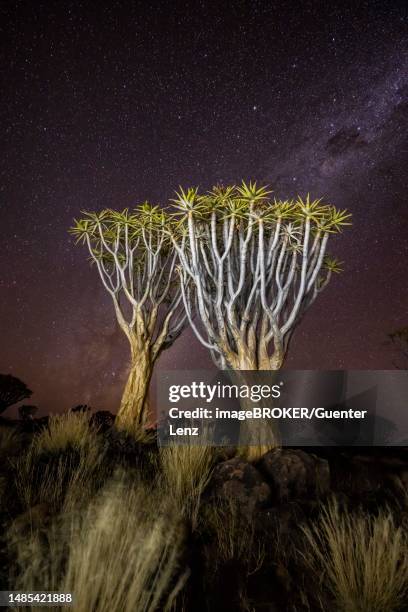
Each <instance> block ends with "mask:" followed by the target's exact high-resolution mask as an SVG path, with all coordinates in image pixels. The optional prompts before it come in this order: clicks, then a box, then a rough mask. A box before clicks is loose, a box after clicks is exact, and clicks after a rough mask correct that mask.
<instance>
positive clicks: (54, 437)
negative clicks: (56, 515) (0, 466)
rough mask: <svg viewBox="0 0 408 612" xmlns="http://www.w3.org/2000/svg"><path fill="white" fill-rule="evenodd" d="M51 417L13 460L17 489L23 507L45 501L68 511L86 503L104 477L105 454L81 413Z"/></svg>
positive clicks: (50, 505) (51, 506) (48, 504)
mask: <svg viewBox="0 0 408 612" xmlns="http://www.w3.org/2000/svg"><path fill="white" fill-rule="evenodd" d="M61 417H62V418H59V417H52V421H51V423H50V427H49V429H48V430H44V431H42V432H40V433H39V434H37V435H36V436H34V439H33V441H32V444H31V445H30V446H29V448H28V449H27V450H26V451H25V452H24V453H23V454H22V455H21V456H20V457H19V458H18V459H17V460H16V461H15V462H14V468H15V484H16V488H17V492H18V495H19V498H20V501H21V503H22V506H23V507H24V508H26V509H30V508H32V507H33V506H35V505H37V504H46V505H47V506H49V508H50V510H52V511H56V510H59V509H60V508H61V507H62V505H64V507H65V509H66V510H68V509H69V508H70V507H71V506H75V505H76V504H77V503H78V502H80V501H82V502H86V501H87V500H88V499H89V498H90V497H91V496H92V494H93V493H94V492H95V490H96V489H97V487H98V483H99V482H100V480H101V478H102V477H103V472H104V469H105V468H104V454H103V452H102V448H101V444H100V441H99V439H98V436H97V434H96V431H95V430H94V429H93V428H92V427H89V423H88V420H87V418H85V417H84V416H83V415H77V414H75V413H73V416H72V413H69V416H67V415H61Z"/></svg>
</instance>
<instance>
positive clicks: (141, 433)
mask: <svg viewBox="0 0 408 612" xmlns="http://www.w3.org/2000/svg"><path fill="white" fill-rule="evenodd" d="M120 430H122V431H124V432H126V433H127V434H128V435H129V436H131V437H132V438H133V439H134V440H135V441H136V442H139V443H140V444H152V443H153V442H156V434H155V432H154V431H152V430H149V429H146V428H145V427H143V426H142V425H141V424H140V423H138V422H137V421H133V422H131V423H129V422H126V423H121V425H120Z"/></svg>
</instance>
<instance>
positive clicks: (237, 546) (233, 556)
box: [203, 498, 265, 575]
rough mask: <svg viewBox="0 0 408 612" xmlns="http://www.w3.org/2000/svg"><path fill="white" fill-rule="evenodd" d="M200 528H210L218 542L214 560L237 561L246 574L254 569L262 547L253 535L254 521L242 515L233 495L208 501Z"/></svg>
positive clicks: (262, 551)
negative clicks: (228, 497) (232, 497)
mask: <svg viewBox="0 0 408 612" xmlns="http://www.w3.org/2000/svg"><path fill="white" fill-rule="evenodd" d="M203 518H204V521H203V522H204V524H203V528H204V529H205V530H206V529H210V531H211V532H212V533H213V534H214V536H215V541H216V545H217V548H216V549H217V556H216V560H215V562H216V564H217V565H218V564H220V563H228V562H229V561H233V560H235V561H240V562H241V563H242V565H243V566H245V567H246V570H247V574H248V575H250V574H253V573H255V572H256V571H257V570H258V569H260V567H261V566H262V563H263V561H264V558H265V547H264V546H263V544H262V542H261V541H260V540H259V538H258V537H257V536H256V533H255V527H254V522H253V521H252V520H251V519H249V518H247V517H245V516H244V515H243V514H242V513H241V512H240V509H239V504H238V502H237V501H236V500H235V499H231V498H230V499H228V500H218V501H217V502H216V503H214V504H212V505H209V506H208V508H207V510H206V512H205V516H204V517H203Z"/></svg>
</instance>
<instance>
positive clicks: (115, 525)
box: [10, 479, 187, 612]
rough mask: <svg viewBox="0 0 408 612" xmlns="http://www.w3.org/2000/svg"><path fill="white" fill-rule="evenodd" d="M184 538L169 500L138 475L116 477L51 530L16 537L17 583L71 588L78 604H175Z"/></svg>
mask: <svg viewBox="0 0 408 612" xmlns="http://www.w3.org/2000/svg"><path fill="white" fill-rule="evenodd" d="M183 538H184V535H183V529H182V525H181V523H180V520H179V519H178V517H177V515H176V514H175V513H174V508H172V506H171V504H170V503H169V501H168V500H166V499H165V498H163V497H158V495H157V494H156V493H154V492H153V491H152V490H147V489H146V488H145V486H144V485H142V484H141V483H140V482H137V481H136V482H135V481H134V479H133V481H132V482H131V481H129V479H126V480H124V479H121V480H119V481H117V480H115V481H112V482H110V483H109V484H108V485H107V486H106V487H105V488H104V490H103V491H102V492H100V493H99V494H98V495H97V496H96V498H95V499H94V500H93V501H92V503H91V504H90V505H89V507H88V509H87V510H86V511H85V512H83V513H78V512H77V513H75V512H74V513H71V514H64V515H63V516H61V519H60V522H57V523H55V524H54V525H53V526H52V528H50V529H49V530H48V531H47V533H46V537H44V534H40V533H38V532H33V533H32V534H31V537H29V538H24V539H23V538H22V539H20V540H17V541H14V542H11V544H10V547H11V550H12V551H13V552H14V555H15V558H16V568H15V577H14V582H13V584H15V588H16V589H20V590H23V591H32V590H39V589H41V590H44V589H45V590H54V591H59V592H72V593H74V594H75V604H74V609H75V611H76V612H89V611H90V610H92V611H93V612H112V611H116V610H118V611H119V610H120V611H121V612H134V611H135V610H137V611H138V612H139V611H140V612H153V611H154V610H169V609H170V607H171V605H172V602H173V601H174V599H175V597H176V595H177V594H178V593H179V591H180V590H181V589H182V587H183V585H184V582H185V580H186V578H187V573H186V572H185V571H180V554H181V550H182V543H183ZM45 540H46V541H45ZM53 609H54V610H55V608H53Z"/></svg>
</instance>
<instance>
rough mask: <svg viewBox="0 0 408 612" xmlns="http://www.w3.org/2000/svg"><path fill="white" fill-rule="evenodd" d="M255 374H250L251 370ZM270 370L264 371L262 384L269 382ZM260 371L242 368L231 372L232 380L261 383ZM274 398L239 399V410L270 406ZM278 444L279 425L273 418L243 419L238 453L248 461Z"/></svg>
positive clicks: (242, 383) (241, 382) (260, 455)
mask: <svg viewBox="0 0 408 612" xmlns="http://www.w3.org/2000/svg"><path fill="white" fill-rule="evenodd" d="M252 371H253V372H254V373H255V372H256V375H254V376H251V372H252ZM271 373H272V372H271V370H269V371H266V380H265V381H264V384H268V385H270V384H271V380H270V379H271ZM260 374H261V372H260V370H256V369H255V368H253V369H251V370H248V369H245V370H244V369H242V370H240V371H235V372H233V378H234V382H235V383H236V384H238V385H248V386H249V387H250V386H251V385H253V384H257V385H258V384H262V381H261V380H260V378H261V376H260ZM274 401H275V400H274V399H273V398H270V399H261V400H260V401H258V402H254V401H251V399H250V398H241V399H240V408H241V410H252V408H254V407H259V408H264V407H268V408H271V407H272V404H273V402H274ZM279 446H280V435H279V426H278V425H277V424H276V423H275V422H274V421H273V420H267V421H266V420H264V419H250V420H247V419H245V420H243V421H241V424H240V434H239V448H238V454H239V455H241V456H243V457H245V459H247V460H248V461H256V460H258V459H260V457H262V455H264V454H265V453H267V452H268V451H270V450H272V449H274V448H277V447H279Z"/></svg>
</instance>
